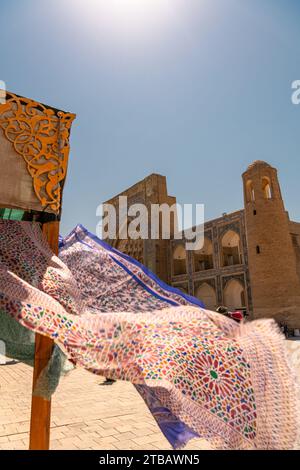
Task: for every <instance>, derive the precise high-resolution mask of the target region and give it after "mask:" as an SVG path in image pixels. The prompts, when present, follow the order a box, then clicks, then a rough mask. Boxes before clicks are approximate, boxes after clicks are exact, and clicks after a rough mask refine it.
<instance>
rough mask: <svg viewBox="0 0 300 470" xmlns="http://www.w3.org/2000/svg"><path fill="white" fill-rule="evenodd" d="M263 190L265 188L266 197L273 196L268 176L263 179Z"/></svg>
mask: <svg viewBox="0 0 300 470" xmlns="http://www.w3.org/2000/svg"><path fill="white" fill-rule="evenodd" d="M262 190H263V193H264V197H265V199H271V198H272V191H271V182H270V179H269V178H268V177H267V176H264V177H263V179H262Z"/></svg>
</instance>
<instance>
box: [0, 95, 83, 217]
mask: <svg viewBox="0 0 300 470" xmlns="http://www.w3.org/2000/svg"><path fill="white" fill-rule="evenodd" d="M74 119H75V114H71V113H65V112H62V111H55V110H54V109H52V108H49V107H46V106H45V105H42V104H41V103H38V102H36V101H33V100H30V99H28V98H23V97H19V96H16V95H14V94H12V93H7V97H6V102H5V103H4V104H2V105H1V106H0V128H2V130H3V132H4V135H5V137H6V139H8V140H9V141H10V142H11V143H12V144H13V146H14V149H15V151H16V152H17V153H18V154H19V155H20V156H22V158H23V159H24V161H25V162H26V166H27V170H28V172H29V174H30V176H31V177H32V181H33V189H34V192H35V194H36V196H37V198H38V199H39V201H40V203H41V205H42V207H43V208H44V209H47V208H49V209H51V211H53V212H55V213H56V214H58V213H59V212H60V209H61V196H62V183H63V181H64V179H65V177H66V173H67V166H68V157H69V152H70V144H69V136H70V129H71V126H72V122H73V120H74Z"/></svg>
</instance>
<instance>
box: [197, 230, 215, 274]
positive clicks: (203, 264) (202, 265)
mask: <svg viewBox="0 0 300 470" xmlns="http://www.w3.org/2000/svg"><path fill="white" fill-rule="evenodd" d="M193 256H194V271H195V272H198V271H205V270H206V269H213V267H214V263H213V245H212V242H211V241H210V240H209V239H208V238H206V237H205V238H204V245H203V248H202V249H201V250H196V251H194V252H193Z"/></svg>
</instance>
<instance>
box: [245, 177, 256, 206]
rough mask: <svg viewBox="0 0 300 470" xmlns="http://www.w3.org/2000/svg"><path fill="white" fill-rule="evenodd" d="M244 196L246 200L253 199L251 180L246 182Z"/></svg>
mask: <svg viewBox="0 0 300 470" xmlns="http://www.w3.org/2000/svg"><path fill="white" fill-rule="evenodd" d="M246 198H247V202H251V201H255V193H254V187H253V183H252V181H251V180H248V181H247V183H246Z"/></svg>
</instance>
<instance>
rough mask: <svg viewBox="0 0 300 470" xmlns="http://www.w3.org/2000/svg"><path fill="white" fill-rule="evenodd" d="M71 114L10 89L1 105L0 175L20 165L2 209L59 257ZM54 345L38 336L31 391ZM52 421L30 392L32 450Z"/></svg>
mask: <svg viewBox="0 0 300 470" xmlns="http://www.w3.org/2000/svg"><path fill="white" fill-rule="evenodd" d="M75 117H76V115H75V114H71V113H66V112H63V111H60V110H58V109H56V108H52V107H50V106H47V105H44V104H42V103H38V102H36V101H34V100H30V99H28V98H24V97H20V96H18V95H15V94H13V93H10V92H7V93H6V101H5V102H4V103H3V104H0V139H2V140H0V174H2V173H1V165H2V169H3V172H4V171H5V169H6V170H7V171H10V168H8V169H7V161H8V160H9V163H10V164H11V166H13V165H16V167H17V169H18V171H17V172H16V173H14V171H11V173H10V175H11V176H10V177H7V175H5V174H4V176H3V179H4V181H3V182H5V183H7V180H9V179H10V181H8V183H10V185H8V186H7V187H8V193H9V195H8V193H6V192H5V191H4V192H2V197H0V208H1V207H2V208H8V209H20V210H22V211H24V217H23V220H32V221H35V222H40V223H41V226H42V231H43V233H44V235H45V237H46V239H47V240H48V243H49V246H50V248H51V249H52V251H53V253H54V254H55V255H58V242H59V225H60V224H59V221H60V216H61V207H62V191H63V186H64V182H65V177H66V174H67V166H68V157H69V150H70V146H69V135H70V129H71V125H72V122H73V120H74V119H75ZM2 131H3V133H2ZM1 142H2V146H1ZM1 160H2V161H1ZM5 162H6V165H5ZM15 174H18V175H20V174H21V176H22V182H23V179H24V181H26V184H27V187H26V198H23V194H22V184H15V176H14V175H15ZM28 188H29V190H30V191H28ZM24 194H25V193H24ZM28 194H29V197H28ZM53 346H54V342H53V340H52V339H50V338H48V337H46V336H42V335H40V334H36V339H35V359H34V370H33V387H32V390H34V388H35V385H36V382H37V379H38V377H39V375H40V373H41V372H42V370H43V369H44V368H45V366H46V365H47V364H48V361H49V359H50V358H51V354H52V351H53ZM50 420H51V400H46V399H44V398H41V397H37V396H35V395H34V394H33V395H32V405H31V421H30V444H29V448H30V449H31V450H47V449H49V444H50Z"/></svg>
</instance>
